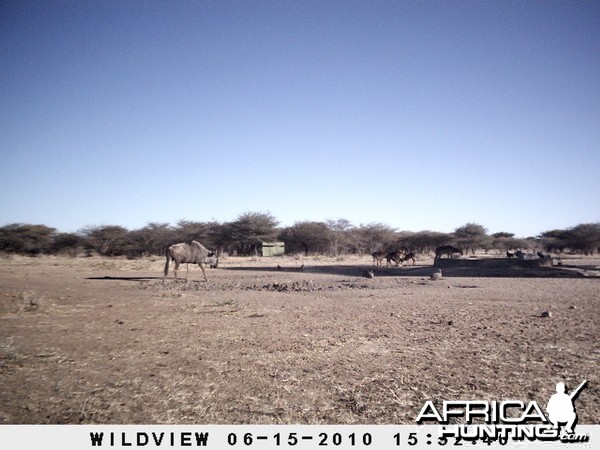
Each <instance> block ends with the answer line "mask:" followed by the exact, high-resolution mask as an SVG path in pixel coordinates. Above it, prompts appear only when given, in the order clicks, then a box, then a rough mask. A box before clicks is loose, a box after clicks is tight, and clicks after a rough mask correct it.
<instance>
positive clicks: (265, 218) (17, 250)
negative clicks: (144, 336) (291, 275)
mask: <svg viewBox="0 0 600 450" xmlns="http://www.w3.org/2000/svg"><path fill="white" fill-rule="evenodd" d="M278 225H279V223H278V221H277V219H276V218H275V217H273V216H272V215H271V214H270V213H257V212H248V213H244V214H242V215H240V216H239V217H238V218H237V219H236V220H234V221H232V222H225V223H221V222H217V221H211V222H195V221H189V220H181V221H179V222H178V223H177V224H176V225H175V226H172V225H170V224H168V223H148V224H147V225H146V226H145V227H143V228H140V229H136V230H128V229H127V228H125V227H122V226H120V225H97V226H89V227H85V228H83V229H81V230H79V231H78V232H76V233H62V232H59V231H57V230H56V229H55V228H51V227H48V226H46V225H34V224H19V223H16V224H9V225H6V226H3V227H0V252H2V253H4V254H22V255H29V256H36V255H42V254H50V255H61V254H62V255H69V256H73V257H75V256H78V255H81V254H86V255H93V254H99V255H102V256H127V257H131V258H136V257H141V256H148V255H164V254H165V252H166V249H167V248H168V247H169V245H171V244H174V243H178V242H191V241H192V240H197V241H200V242H201V243H203V244H204V245H205V246H206V247H208V248H210V249H216V250H217V251H218V252H219V253H220V254H222V253H223V252H226V253H228V254H230V255H233V254H236V255H240V256H249V255H260V252H261V245H262V243H263V242H272V241H283V242H284V243H285V251H286V254H304V255H312V254H323V255H330V256H340V255H349V254H355V255H364V254H371V253H372V252H375V251H396V250H404V251H406V252H415V253H428V252H432V251H434V250H435V248H436V247H438V246H440V245H454V246H457V247H459V248H461V249H463V250H464V251H467V252H473V253H474V252H475V251H476V250H485V251H498V252H505V251H509V250H516V249H520V250H523V251H536V250H543V251H546V252H553V253H563V252H574V253H583V254H593V253H594V252H598V251H600V223H587V224H580V225H577V226H574V227H572V228H568V229H557V230H550V231H546V232H544V233H542V234H540V235H539V236H536V237H529V238H525V239H523V238H517V237H515V235H514V234H513V233H509V232H500V233H494V234H488V230H487V229H486V228H485V227H484V226H482V225H480V224H477V223H467V224H465V225H463V226H461V227H458V228H456V230H454V232H452V233H441V232H436V231H428V230H427V231H418V232H409V231H397V230H396V229H394V228H392V227H390V226H388V225H385V224H381V223H371V224H368V225H359V226H354V225H353V224H352V223H351V222H350V221H348V220H346V219H337V220H326V221H324V222H315V221H302V222H296V223H295V224H294V225H292V226H289V227H279V226H278Z"/></svg>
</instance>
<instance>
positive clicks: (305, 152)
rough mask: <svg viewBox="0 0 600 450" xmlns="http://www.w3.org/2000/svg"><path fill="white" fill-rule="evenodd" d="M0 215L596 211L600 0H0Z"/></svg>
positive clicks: (419, 222)
mask: <svg viewBox="0 0 600 450" xmlns="http://www.w3.org/2000/svg"><path fill="white" fill-rule="evenodd" d="M0 88H1V90H0V95H1V97H0V158H1V159H0V163H1V164H0V226H1V225H5V224H8V223H15V222H21V223H42V224H45V225H48V226H52V227H55V228H58V229H59V230H60V231H75V230H78V229H80V228H82V227H84V226H87V225H100V224H116V225H122V226H125V227H127V228H130V229H135V228H140V227H143V226H144V225H145V224H146V223H148V222H169V223H171V224H176V223H177V222H178V221H179V220H181V219H187V220H196V221H208V220H211V219H215V220H218V221H220V222H226V221H231V220H235V219H236V218H237V217H238V216H239V215H240V214H242V213H244V212H250V211H252V212H270V213H271V214H273V215H274V216H275V217H276V218H277V219H278V220H279V221H280V223H281V225H282V226H287V225H292V224H293V223H294V222H296V221H303V220H325V219H336V218H346V219H348V220H350V221H351V222H352V223H353V224H354V225H359V224H367V223H371V222H381V223H385V224H387V225H390V226H392V227H394V228H397V229H398V230H412V231H419V230H426V229H429V230H435V231H443V232H448V231H452V230H454V229H455V228H456V227H458V226H461V225H464V224H465V223H467V222H477V223H480V224H482V225H484V226H485V227H487V228H488V229H489V231H490V232H497V231H509V232H513V233H516V234H517V236H521V237H525V236H530V235H536V234H538V233H540V232H543V231H547V230H550V229H554V228H565V227H569V226H573V225H577V224H579V223H586V222H597V221H599V220H600V173H599V172H600V2H598V1H586V0H581V1H564V2H563V1H516V2H511V1H442V2H436V1H371V0H369V1H327V0H319V1H301V0H298V1H285V0H281V1H259V0H257V1H226V0H219V1H175V0H170V1H141V0H140V1H122V0H118V1H110V0H109V1H93V0H90V1H60V0H53V1H28V0H7V1H2V2H1V3H0Z"/></svg>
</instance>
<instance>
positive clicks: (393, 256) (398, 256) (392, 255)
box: [385, 252, 402, 267]
mask: <svg viewBox="0 0 600 450" xmlns="http://www.w3.org/2000/svg"><path fill="white" fill-rule="evenodd" d="M385 259H386V260H387V263H386V264H385V267H388V266H389V265H390V263H392V262H394V264H396V265H397V266H399V265H400V264H401V263H402V252H389V253H388V254H387V255H385Z"/></svg>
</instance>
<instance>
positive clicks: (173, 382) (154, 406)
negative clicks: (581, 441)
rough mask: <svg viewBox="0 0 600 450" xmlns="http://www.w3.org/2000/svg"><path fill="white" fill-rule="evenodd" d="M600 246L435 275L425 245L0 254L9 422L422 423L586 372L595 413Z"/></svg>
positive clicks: (585, 416)
mask: <svg viewBox="0 0 600 450" xmlns="http://www.w3.org/2000/svg"><path fill="white" fill-rule="evenodd" d="M567 263H568V264H567ZM599 263H600V261H599V260H598V259H590V258H588V259H574V260H566V259H565V270H561V271H559V270H555V271H550V272H548V271H545V272H541V271H540V272H539V273H536V272H532V271H531V270H529V271H526V272H525V271H523V272H519V271H518V270H516V271H511V272H502V271H501V270H500V271H496V272H495V273H482V272H478V271H477V270H476V269H469V270H468V271H454V272H453V271H452V270H448V271H445V272H444V275H443V278H442V279H441V280H438V281H433V280H430V279H429V275H430V274H431V273H432V272H433V271H434V269H433V268H432V266H431V264H432V260H431V258H425V257H420V259H418V260H417V265H416V266H414V267H400V268H395V267H394V268H389V269H380V270H377V271H375V278H373V279H368V278H365V277H364V276H363V274H364V272H365V269H366V268H369V267H372V263H371V260H370V258H364V259H359V258H354V257H347V258H345V259H341V260H334V259H328V258H296V259H294V258H261V259H256V258H255V259H254V260H253V259H249V258H245V259H242V258H227V259H222V260H221V261H220V266H219V268H218V269H216V270H207V273H208V275H209V278H210V281H209V282H208V283H205V282H202V281H199V280H201V273H200V270H199V269H198V268H197V267H190V275H189V279H190V281H189V282H188V283H181V282H180V283H175V282H174V281H173V280H172V279H170V280H168V281H167V282H166V283H165V284H163V283H162V269H163V265H164V259H162V258H152V259H150V258H148V259H144V260H136V261H127V260H116V259H115V260H113V259H105V260H102V259H100V258H74V259H70V258H55V257H40V258H25V257H5V258H1V259H0V423H33V424H42V423H53V424H62V423H101V424H110V423H144V424H195V423H197V424H200V423H212V424H221V423H232V424H239V423H246V424H257V423H260V424H267V423H284V424H292V423H294V424H295V423H302V424H304V423H306V424H324V423H328V424H362V423H366V424H414V423H415V418H416V416H417V415H418V413H419V411H420V409H421V407H422V406H423V404H424V403H425V401H426V400H434V401H435V402H436V403H437V404H441V401H442V400H498V401H500V400H508V399H520V400H522V401H524V402H528V401H530V400H536V401H537V402H538V403H539V404H540V405H543V406H544V407H545V405H546V402H547V401H548V399H549V398H550V395H551V394H552V393H554V389H555V385H556V383H557V382H558V381H564V382H565V383H566V384H567V387H568V389H573V388H575V387H576V386H577V385H579V383H581V382H582V381H583V380H584V379H587V380H588V385H587V386H586V388H585V389H584V390H583V391H582V392H581V394H580V395H579V397H578V398H577V401H576V406H577V411H578V416H579V423H583V424H591V423H598V417H600V387H599V386H600V377H599V373H598V366H599V360H600V346H599V336H600V327H599V323H600V279H599V278H598V276H597V275H598V270H597V269H598V264H599ZM302 264H304V265H305V269H304V270H303V271H301V270H300V266H301V265H302ZM278 265H280V266H281V270H278V268H277V266H278ZM182 273H183V274H185V268H183V271H182ZM169 275H170V276H171V274H169ZM490 275H491V276H490ZM582 275H585V276H582ZM543 311H550V312H551V317H541V313H542V312H543Z"/></svg>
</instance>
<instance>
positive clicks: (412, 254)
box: [401, 252, 416, 266]
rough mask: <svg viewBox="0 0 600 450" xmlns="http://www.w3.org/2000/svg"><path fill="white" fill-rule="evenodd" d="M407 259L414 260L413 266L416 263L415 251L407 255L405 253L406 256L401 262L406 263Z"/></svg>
mask: <svg viewBox="0 0 600 450" xmlns="http://www.w3.org/2000/svg"><path fill="white" fill-rule="evenodd" d="M407 261H412V263H413V266H414V265H415V262H416V255H415V254H414V252H410V253H408V254H407V255H404V257H403V258H402V263H401V264H404V263H405V262H407Z"/></svg>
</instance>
